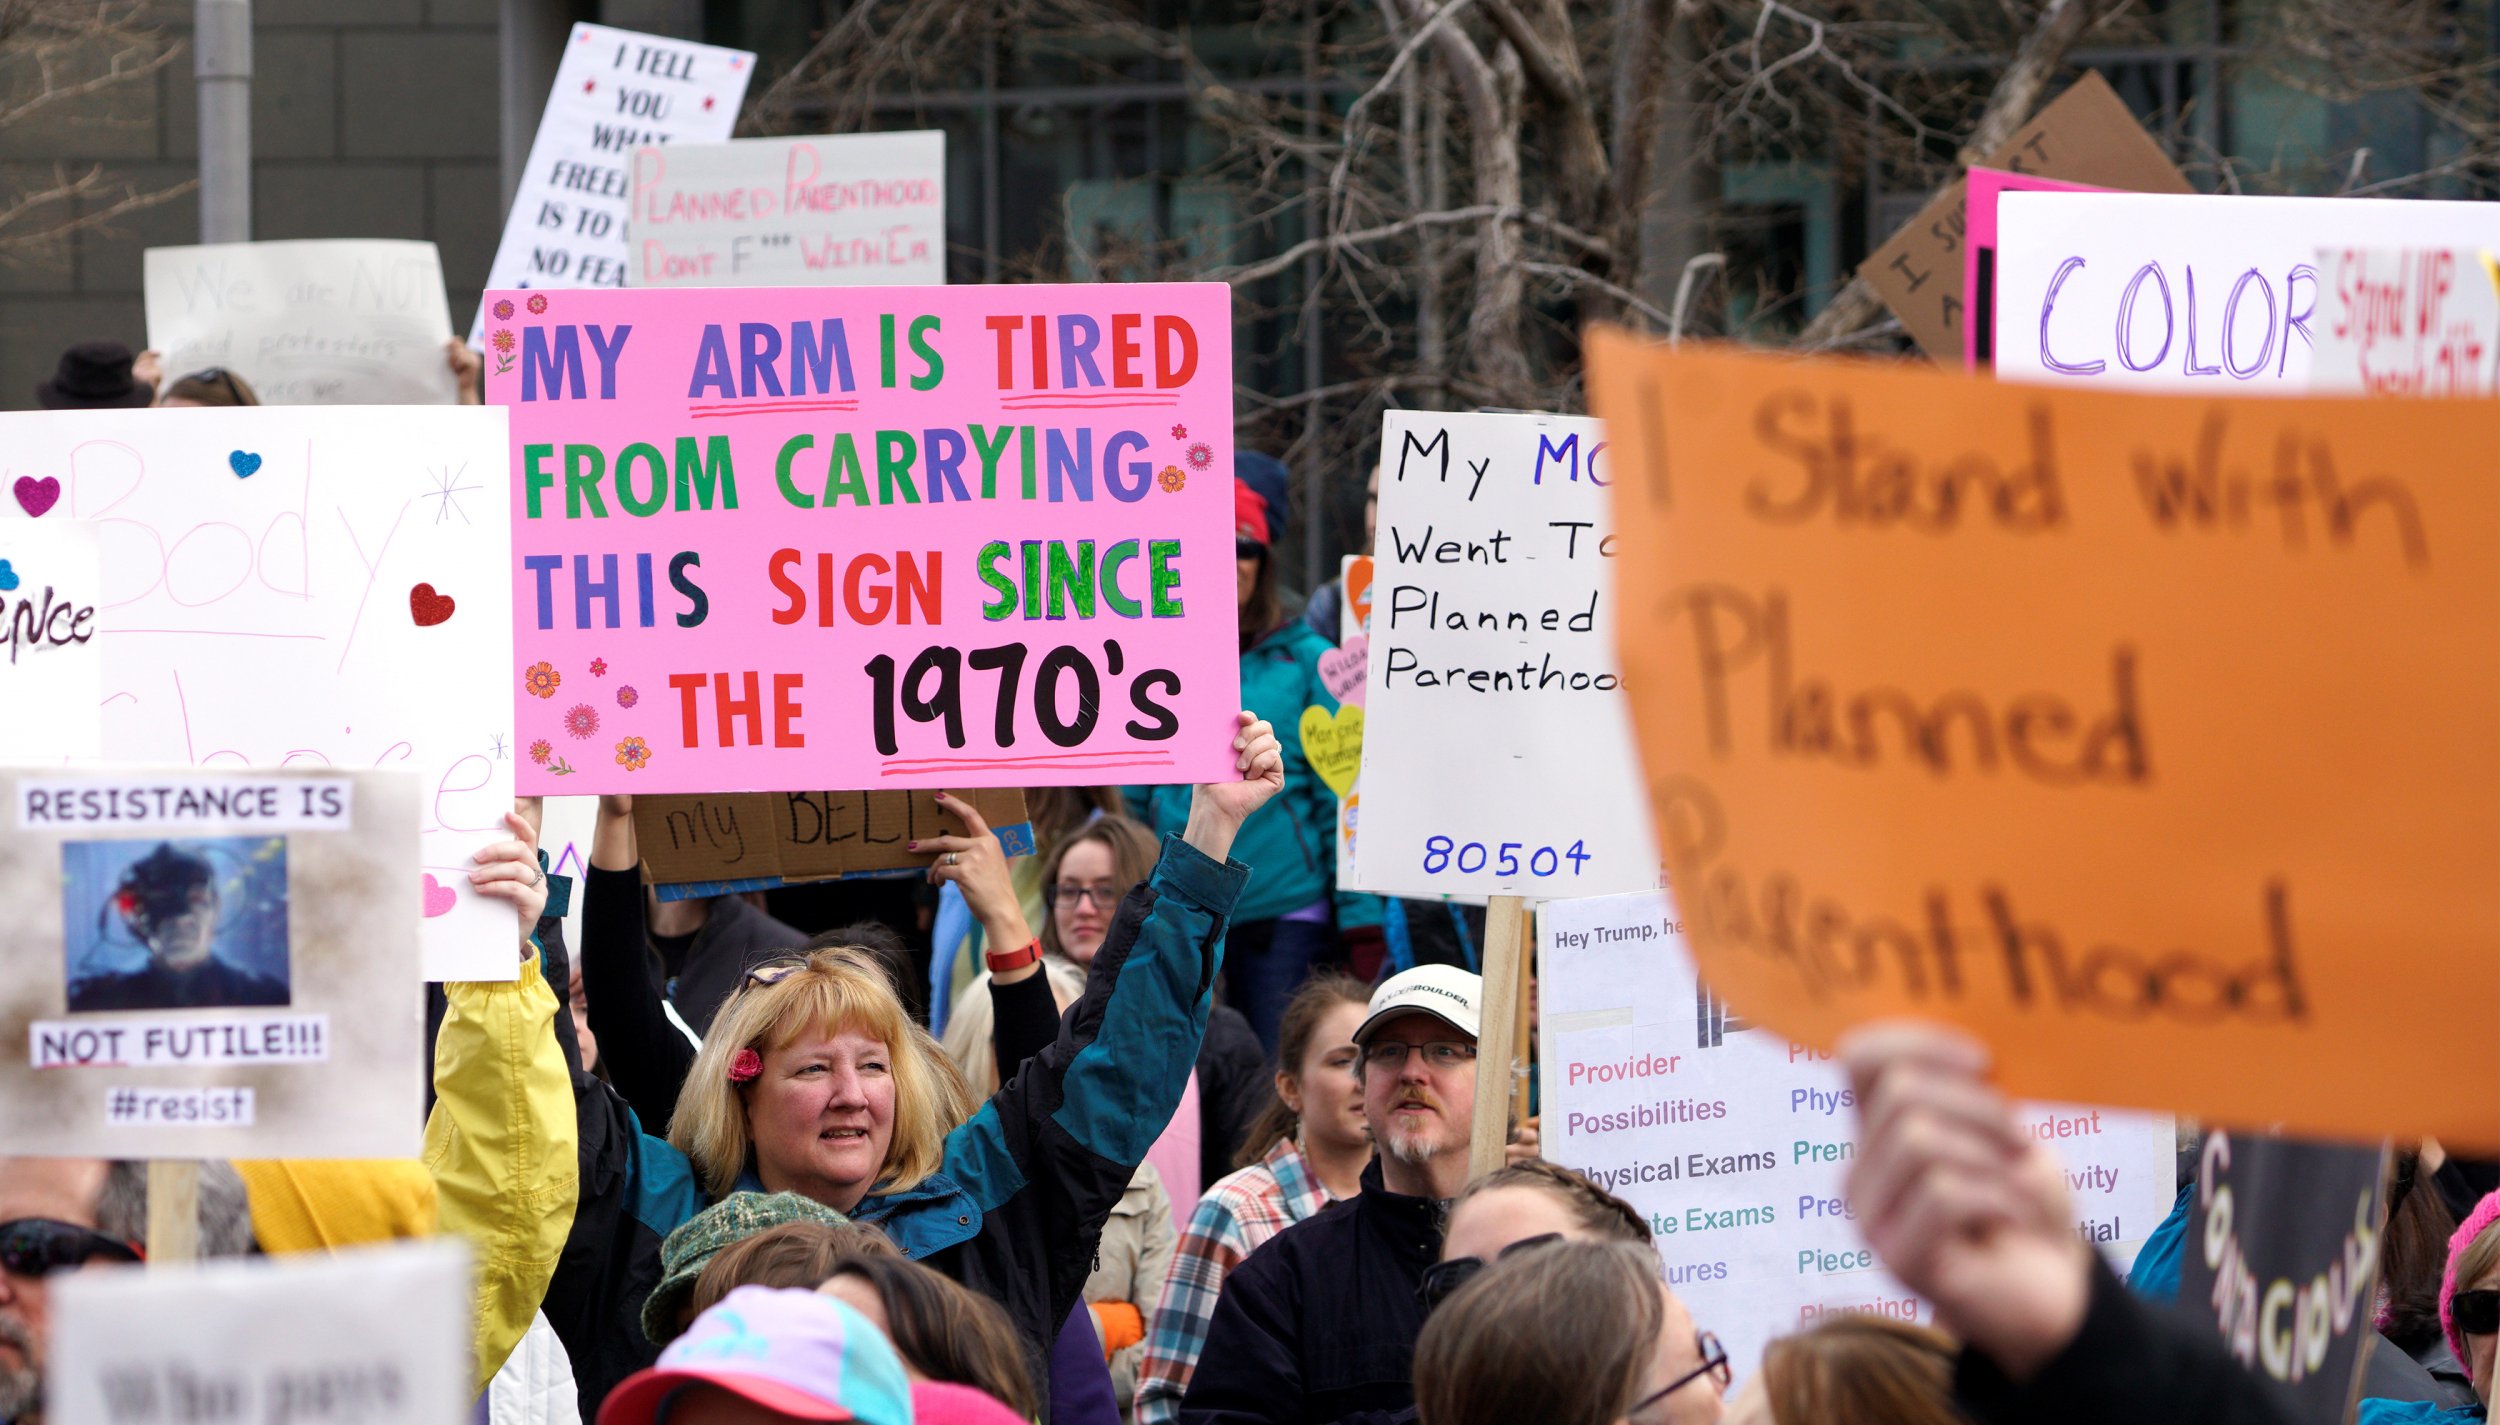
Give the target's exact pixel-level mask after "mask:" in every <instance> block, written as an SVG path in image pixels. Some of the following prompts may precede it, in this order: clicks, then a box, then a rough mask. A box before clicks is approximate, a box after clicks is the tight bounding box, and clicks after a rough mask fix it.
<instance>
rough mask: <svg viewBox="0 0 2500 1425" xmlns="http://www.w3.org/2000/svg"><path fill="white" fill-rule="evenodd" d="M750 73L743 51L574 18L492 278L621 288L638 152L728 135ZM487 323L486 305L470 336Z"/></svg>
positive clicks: (751, 61)
mask: <svg viewBox="0 0 2500 1425" xmlns="http://www.w3.org/2000/svg"><path fill="white" fill-rule="evenodd" d="M754 76H755V56H754V55H752V54H749V53H747V52H746V51H745V50H735V49H721V48H719V47H718V46H715V45H699V44H695V43H692V42H690V41H687V40H673V39H664V38H662V37H661V36H658V35H645V34H637V33H635V32H634V31H632V30H617V29H610V28H609V27H608V26H606V25H589V24H577V25H575V26H574V27H573V31H572V34H571V36H570V37H569V38H568V39H567V40H566V42H565V46H564V57H563V58H562V59H561V60H559V61H557V63H556V83H555V88H553V89H552V90H550V91H548V94H547V107H546V109H545V110H544V111H543V112H542V113H541V114H540V115H539V118H538V136H537V137H536V138H534V139H532V140H531V141H530V158H529V167H528V168H527V169H526V170H524V171H523V173H522V175H521V186H520V188H519V190H518V191H516V192H515V193H514V194H513V196H512V211H511V214H510V216H508V217H507V218H505V220H504V230H503V241H502V242H501V243H500V244H499V245H497V247H496V248H495V265H494V266H493V267H492V268H490V269H488V271H487V274H486V285H487V286H488V287H538V288H545V287H558V288H562V287H622V286H624V285H625V280H626V278H625V274H626V272H627V270H628V269H629V268H630V267H631V265H632V260H633V259H632V256H631V253H630V251H629V249H628V247H627V241H626V230H627V215H628V212H629V210H630V205H631V203H632V199H633V191H634V185H633V162H634V151H635V150H636V149H640V148H646V147H651V146H654V145H658V144H674V143H718V142H720V141H722V140H724V139H726V138H728V137H729V132H730V130H731V129H733V128H735V127H736V126H737V122H738V106H739V105H740V104H741V103H743V102H744V101H745V99H746V92H747V81H748V80H749V79H752V78H753V77H754ZM486 327H487V321H486V314H485V312H484V310H483V309H482V308H481V310H480V311H479V313H478V318H477V320H476V322H475V323H473V324H472V325H471V326H470V328H469V345H471V346H481V345H482V343H483V340H484V334H485V331H486Z"/></svg>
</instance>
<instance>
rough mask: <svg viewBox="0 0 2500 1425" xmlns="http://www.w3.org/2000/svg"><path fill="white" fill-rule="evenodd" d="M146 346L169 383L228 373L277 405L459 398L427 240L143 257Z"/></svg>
mask: <svg viewBox="0 0 2500 1425" xmlns="http://www.w3.org/2000/svg"><path fill="white" fill-rule="evenodd" d="M146 268H147V303H148V345H150V346H152V347H155V348H156V349H158V350H159V351H162V352H163V353H165V377H166V379H167V380H169V381H170V380H173V379H174V378H176V377H180V376H184V375H187V374H189V373H191V372H194V371H198V370H202V369H205V368H209V367H223V368H225V369H226V370H229V371H232V372H234V373H235V374H236V375H238V376H241V377H242V378H243V379H244V380H245V381H248V382H250V383H251V385H252V389H253V391H254V392H256V393H257V394H258V395H259V396H260V399H261V403H262V404H264V405H270V406H358V405H432V406H448V405H451V404H453V403H454V402H455V401H457V400H459V398H460V393H459V390H458V388H457V387H456V386H455V385H454V383H453V381H452V376H451V367H450V365H449V364H448V363H447V362H445V360H444V359H443V346H444V343H446V342H448V341H450V340H451V304H450V303H449V302H448V301H447V300H446V299H445V298H444V296H443V263H442V257H441V255H440V254H439V253H437V252H436V251H435V249H434V244H432V243H430V242H385V241H380V240H376V239H367V238H357V239H352V240H348V239H342V240H338V241H329V242H233V243H217V244H213V245H211V246H207V247H152V248H149V249H148V251H147V258H146Z"/></svg>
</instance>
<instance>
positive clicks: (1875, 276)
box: [1858, 70, 2196, 362]
mask: <svg viewBox="0 0 2500 1425" xmlns="http://www.w3.org/2000/svg"><path fill="white" fill-rule="evenodd" d="M1985 162H1986V164H1987V166H1988V167H1990V168H1999V169H2004V170H2007V171H2009V172H2013V173H2020V174H2027V175H2032V176H2036V177H2042V178H2060V179H2064V180H2066V181H2068V182H2071V183H2089V184H2092V185H2094V186H2096V187H2101V188H2121V189H2126V190H2128V191H2130V192H2141V193H2192V192H2194V191H2196V190H2195V189H2193V188H2191V187H2190V186H2189V185H2188V181H2187V177H2186V176H2185V175H2184V174H2182V173H2180V172H2179V168H2178V165H2176V164H2174V163H2172V162H2171V161H2170V158H2169V156H2168V155H2166V154H2164V153H2163V152H2162V151H2161V145H2159V144H2157V143H2155V142H2154V141H2153V137H2152V135H2150V134H2147V133H2146V132H2144V126H2143V125H2141V124H2139V123H2137V122H2136V117H2135V112H2134V111H2133V110H2131V109H2129V108H2128V107H2127V101H2125V100H2124V99H2121V98H2119V97H2118V91H2117V90H2115V89H2112V88H2110V87H2109V81H2108V80H2106V79H2104V78H2102V77H2101V75H2100V72H2099V71H2098V70H2090V71H2087V72H2086V73H2085V74H2084V76H2083V77H2082V78H2081V79H2078V80H2076V81H2075V82H2074V84H2073V85H2072V86H2070V87H2069V88H2068V89H2067V90H2066V92H2065V93H2063V94H2060V95H2058V96H2057V98H2056V99H2055V100H2053V101H2051V102H2050V103H2049V104H2047V105H2046V106H2044V107H2043V108H2042V109H2041V110H2040V112H2039V114H2038V115H2037V116H2035V117H2034V118H2033V119H2032V121H2031V122H2030V123H2028V124H2025V125H2023V126H2022V127H2021V128H2019V129H2016V130H2015V131H2014V137H2013V138H2011V139H2008V140H2007V141H2006V143H2005V146H2004V147H2003V148H2000V149H1998V150H1997V151H1996V152H1994V153H1992V154H1989V155H1987V157H1986V159H1985ZM1966 217H1967V204H1966V201H1965V195H1964V193H1963V188H1962V184H1961V182H1960V181H1958V180H1957V181H1955V182H1954V183H1953V184H1951V185H1950V186H1948V187H1946V188H1944V189H1943V190H1941V191H1940V192H1938V193H1937V194H1936V196H1935V197H1933V198H1930V199H1928V200H1927V206H1926V207H1923V208H1921V209H1919V210H1918V216H1917V217H1914V218H1912V219H1910V220H1909V221H1908V222H1906V223H1903V224H1902V225H1901V230H1900V231H1898V232H1896V233H1894V234H1893V235H1892V237H1891V238H1890V239H1889V240H1887V241H1886V242H1885V243H1884V245H1883V246H1882V247H1879V248H1877V249H1875V252H1874V255H1872V256H1870V257H1869V258H1867V260H1866V263H1865V265H1864V266H1862V267H1860V268H1859V269H1858V276H1859V277H1860V278H1862V279H1864V280H1865V282H1866V284H1867V285H1868V286H1870V287H1873V288H1874V289H1875V294H1876V295H1877V296H1879V297H1881V298H1883V300H1884V305H1885V306H1886V307H1889V308H1891V309H1892V314H1893V315H1894V316H1896V317H1899V318H1900V319H1901V325H1902V328H1903V329H1904V330H1906V331H1908V332H1909V334H1910V337H1911V339H1912V340H1914V341H1916V342H1917V343H1918V346H1919V350H1921V351H1924V352H1926V353H1927V355H1928V356H1929V357H1930V358H1932V359H1933V360H1936V361H1940V362H1951V361H1959V360H1961V358H1962V340H1963V339H1962V307H1963V289H1962V287H1961V286H1960V280H1961V274H1962V271H1963V268H1964V257H1963V252H1962V247H1963V223H1964V222H1965V220H1966Z"/></svg>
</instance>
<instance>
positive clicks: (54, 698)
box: [0, 481, 104, 762]
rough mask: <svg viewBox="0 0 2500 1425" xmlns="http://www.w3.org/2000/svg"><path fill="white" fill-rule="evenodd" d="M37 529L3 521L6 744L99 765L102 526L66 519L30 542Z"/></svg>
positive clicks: (15, 753) (14, 752)
mask: <svg viewBox="0 0 2500 1425" xmlns="http://www.w3.org/2000/svg"><path fill="white" fill-rule="evenodd" d="M28 483H29V484H32V483H33V482H32V481H29V482H28ZM56 483H57V482H56ZM36 529H37V527H36V526H33V525H24V524H17V525H0V643H5V645H6V647H7V650H8V662H7V663H6V664H5V665H0V749H6V752H7V755H8V756H9V757H11V758H13V759H15V760H17V761H19V762H72V761H86V762H92V761H95V760H97V759H98V758H101V757H102V756H103V755H104V721H103V717H104V714H103V711H102V708H101V704H102V703H103V701H104V646H103V645H102V644H100V643H98V642H97V641H96V629H97V623H96V615H97V613H98V611H99V610H100V608H101V607H102V605H103V602H104V570H103V561H102V556H101V554H100V553H99V544H100V540H99V531H98V529H97V527H96V526H95V525H94V524H93V523H92V522H90V521H87V520H69V519H61V520H53V521H50V522H48V523H47V524H46V525H45V526H43V527H42V535H41V537H40V538H29V537H28V536H31V535H33V534H35V532H36Z"/></svg>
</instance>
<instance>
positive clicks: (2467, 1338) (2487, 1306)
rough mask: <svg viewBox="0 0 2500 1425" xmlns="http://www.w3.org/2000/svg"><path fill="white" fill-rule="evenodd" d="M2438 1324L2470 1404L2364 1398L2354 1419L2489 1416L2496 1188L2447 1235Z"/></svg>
mask: <svg viewBox="0 0 2500 1425" xmlns="http://www.w3.org/2000/svg"><path fill="white" fill-rule="evenodd" d="M2439 1324H2440V1326H2441V1328H2442V1329H2443V1330H2445V1331H2446V1333H2447V1336H2448V1348H2449V1349H2450V1350H2452V1351H2454V1352H2456V1357H2457V1360H2458V1361H2459V1362H2460V1363H2461V1364H2463V1365H2464V1367H2465V1374H2466V1378H2467V1379H2468V1380H2470V1381H2471V1382H2472V1383H2473V1386H2474V1399H2475V1402H2476V1403H2475V1404H2472V1405H2458V1406H2447V1407H2442V1406H2440V1405H2438V1404H2436V1403H2433V1402H2429V1401H2412V1400H2408V1401H2395V1400H2364V1401H2362V1402H2361V1410H2360V1413H2359V1414H2358V1415H2356V1416H2355V1417H2354V1420H2355V1425H2433V1422H2436V1425H2467V1422H2473V1421H2481V1420H2485V1419H2488V1418H2489V1412H2490V1409H2491V1394H2492V1377H2493V1375H2494V1374H2495V1372H2500V1192H2496V1193H2493V1194H2491V1195H2490V1196H2489V1197H2486V1198H2484V1199H2483V1200H2482V1201H2481V1202H2480V1203H2479V1204H2477V1205H2476V1206H2475V1208H2474V1210H2473V1211H2472V1212H2471V1213H2469V1214H2468V1215H2467V1216H2466V1219H2465V1221H2464V1222H2463V1223H2461V1224H2459V1226H2458V1227H2457V1230H2456V1235H2454V1236H2452V1237H2450V1238H2449V1239H2448V1270H2447V1272H2446V1274H2445V1275H2444V1277H2443V1278H2442V1280H2441V1281H2440V1284H2439Z"/></svg>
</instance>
